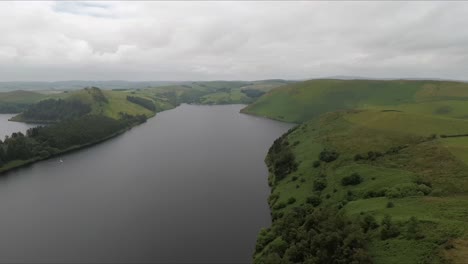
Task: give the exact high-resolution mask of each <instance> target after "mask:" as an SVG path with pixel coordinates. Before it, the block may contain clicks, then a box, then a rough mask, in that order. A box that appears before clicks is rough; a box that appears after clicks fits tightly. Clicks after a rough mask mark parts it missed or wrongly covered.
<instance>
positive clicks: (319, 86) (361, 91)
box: [242, 80, 468, 123]
mask: <svg viewBox="0 0 468 264" xmlns="http://www.w3.org/2000/svg"><path fill="white" fill-rule="evenodd" d="M440 100H445V102H449V103H450V104H451V101H454V100H455V101H457V100H458V101H459V102H458V103H455V104H457V106H451V105H449V106H448V107H445V106H447V105H444V104H440V103H439V104H438V105H437V104H432V103H431V102H432V101H440ZM465 100H468V84H467V83H459V82H448V81H410V80H392V81H381V80H311V81H305V82H299V83H293V84H289V85H286V86H282V87H280V88H278V89H274V90H272V91H270V92H269V93H267V94H265V95H264V96H262V97H261V98H260V99H259V100H257V101H256V102H255V103H253V104H251V105H249V106H248V107H246V108H245V109H243V111H242V112H244V113H248V114H255V115H260V116H266V117H269V118H273V119H277V120H282V121H288V122H296V123H300V122H303V121H306V120H309V119H310V118H313V117H316V116H318V115H320V114H323V113H326V112H331V111H336V110H344V109H356V108H361V109H367V108H381V109H386V108H388V109H394V107H395V106H400V105H408V104H414V103H418V106H414V110H418V111H421V112H427V111H433V112H439V113H440V114H450V115H457V114H458V113H457V112H456V111H455V110H461V112H460V116H465V115H466V112H467V111H468V107H463V103H462V102H464V101H465ZM411 107H413V106H411ZM427 107H429V110H428V109H427ZM460 108H461V109H460Z"/></svg>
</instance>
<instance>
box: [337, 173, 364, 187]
mask: <svg viewBox="0 0 468 264" xmlns="http://www.w3.org/2000/svg"><path fill="white" fill-rule="evenodd" d="M362 181H363V179H362V177H361V175H359V174H358V173H353V174H351V175H350V176H346V177H344V178H343V179H341V185H343V186H347V185H357V184H360V183H361V182H362Z"/></svg>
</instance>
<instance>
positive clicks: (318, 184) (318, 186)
mask: <svg viewBox="0 0 468 264" xmlns="http://www.w3.org/2000/svg"><path fill="white" fill-rule="evenodd" d="M325 188H327V182H326V181H325V180H324V179H316V180H314V191H322V190H323V189H325Z"/></svg>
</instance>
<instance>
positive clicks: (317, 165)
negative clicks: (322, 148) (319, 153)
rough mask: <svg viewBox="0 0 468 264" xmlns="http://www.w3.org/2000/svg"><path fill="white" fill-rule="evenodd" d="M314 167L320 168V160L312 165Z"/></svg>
mask: <svg viewBox="0 0 468 264" xmlns="http://www.w3.org/2000/svg"><path fill="white" fill-rule="evenodd" d="M312 166H314V168H318V167H320V160H316V161H314V163H313V164H312Z"/></svg>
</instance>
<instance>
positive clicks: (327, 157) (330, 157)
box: [319, 149, 339, 162]
mask: <svg viewBox="0 0 468 264" xmlns="http://www.w3.org/2000/svg"><path fill="white" fill-rule="evenodd" d="M338 156H339V154H338V152H336V151H329V150H326V149H324V150H322V152H320V154H319V160H321V161H323V162H332V161H334V160H336V159H337V158H338Z"/></svg>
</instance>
